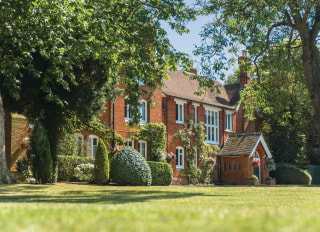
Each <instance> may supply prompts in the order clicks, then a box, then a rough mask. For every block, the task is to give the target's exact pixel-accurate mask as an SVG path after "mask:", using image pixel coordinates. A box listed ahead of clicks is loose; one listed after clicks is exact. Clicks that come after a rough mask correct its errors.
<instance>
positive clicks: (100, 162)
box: [94, 140, 109, 184]
mask: <svg viewBox="0 0 320 232" xmlns="http://www.w3.org/2000/svg"><path fill="white" fill-rule="evenodd" d="M108 179H109V160H108V152H107V148H106V145H104V142H103V140H100V141H99V144H98V149H97V152H96V159H95V161H94V182H96V183H97V184H103V183H106V182H107V181H108Z"/></svg>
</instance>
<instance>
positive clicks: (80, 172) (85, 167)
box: [74, 163, 94, 183]
mask: <svg viewBox="0 0 320 232" xmlns="http://www.w3.org/2000/svg"><path fill="white" fill-rule="evenodd" d="M93 173H94V165H93V164H89V163H88V164H79V165H77V167H75V169H74V177H75V178H77V179H78V180H79V181H84V182H90V183H91V182H93Z"/></svg>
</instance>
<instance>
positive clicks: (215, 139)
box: [205, 108, 219, 144]
mask: <svg viewBox="0 0 320 232" xmlns="http://www.w3.org/2000/svg"><path fill="white" fill-rule="evenodd" d="M205 117H206V123H205V129H206V142H207V143H213V144H219V111H217V110H215V109H214V108H206V110H205Z"/></svg>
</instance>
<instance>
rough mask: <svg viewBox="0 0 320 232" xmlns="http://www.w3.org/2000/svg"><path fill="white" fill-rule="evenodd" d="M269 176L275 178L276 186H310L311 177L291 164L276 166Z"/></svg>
mask: <svg viewBox="0 0 320 232" xmlns="http://www.w3.org/2000/svg"><path fill="white" fill-rule="evenodd" d="M270 175H271V176H272V177H274V178H276V181H277V184H302V185H310V184H311V181H312V177H311V175H310V174H309V173H308V172H307V171H304V170H302V169H299V168H297V167H295V166H293V165H291V164H285V163H280V164H277V169H276V170H275V171H272V172H270Z"/></svg>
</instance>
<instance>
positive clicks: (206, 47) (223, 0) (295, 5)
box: [196, 0, 320, 143]
mask: <svg viewBox="0 0 320 232" xmlns="http://www.w3.org/2000/svg"><path fill="white" fill-rule="evenodd" d="M200 2H201V4H202V6H203V8H202V9H203V12H202V13H203V14H214V17H213V18H214V19H213V21H212V22H211V23H208V24H207V26H206V27H205V28H204V31H203V33H202V36H203V42H204V43H203V45H202V46H200V47H198V48H197V51H196V53H197V54H202V55H204V58H206V57H209V54H210V57H209V58H208V60H205V59H204V60H203V63H204V64H205V63H206V64H210V67H209V66H208V65H205V69H204V70H205V71H206V72H207V74H211V75H214V74H219V73H221V69H223V67H226V62H225V59H226V56H225V55H224V48H226V47H229V48H230V49H229V50H230V51H232V52H234V53H236V51H237V47H238V45H239V44H240V45H242V46H245V47H246V49H247V50H248V52H249V54H250V56H251V57H252V61H253V64H254V65H255V66H256V69H257V77H258V81H260V75H259V68H260V66H261V65H262V64H263V57H265V56H266V55H267V54H269V53H270V52H271V51H272V50H273V48H274V47H276V46H278V44H279V43H283V42H284V41H286V46H284V49H285V50H286V51H289V52H288V54H287V57H286V58H288V59H290V58H291V57H290V55H291V54H292V52H291V50H293V49H297V48H301V50H302V55H301V61H302V70H303V76H304V78H305V81H306V86H307V89H308V92H309V95H310V99H311V103H312V106H313V108H314V115H313V118H312V125H313V127H314V128H315V133H316V135H317V141H318V143H319V142H320V91H319V90H320V64H319V62H320V54H319V48H318V47H317V40H318V38H319V29H320V2H319V1H287V0H271V1H269V0H268V1H267V0H258V1H253V0H208V1H206V0H200ZM298 40H300V41H301V45H299V46H297V43H296V41H298ZM214 55H216V57H215V58H214V57H213V58H212V59H211V57H212V56H214ZM283 58H284V57H278V60H280V59H283Z"/></svg>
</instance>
